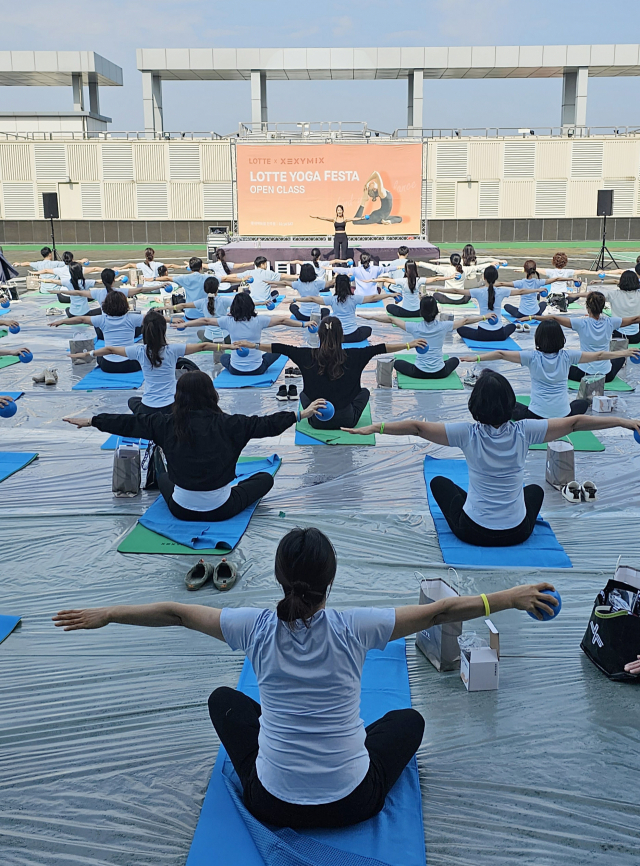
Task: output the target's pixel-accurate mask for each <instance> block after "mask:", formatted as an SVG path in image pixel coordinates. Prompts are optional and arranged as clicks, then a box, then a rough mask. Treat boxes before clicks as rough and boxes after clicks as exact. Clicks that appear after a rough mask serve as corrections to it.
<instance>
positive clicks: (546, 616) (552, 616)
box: [527, 589, 562, 622]
mask: <svg viewBox="0 0 640 866" xmlns="http://www.w3.org/2000/svg"><path fill="white" fill-rule="evenodd" d="M542 592H543V593H544V594H545V595H552V596H553V597H554V598H556V599H557V600H558V606H557V607H553V605H552V604H550V605H549V607H550V608H552V610H553V613H552V614H548V613H547V612H546V611H544V610H539V613H541V614H542V621H543V622H549V620H550V619H555V618H556V617H557V616H558V614H559V613H560V611H561V610H562V599H561V598H560V593H559V592H558V590H557V589H554V590H553V591H551V590H550V589H543V590H542ZM527 613H529V611H527ZM529 616H530V617H531V619H535V620H537V619H538V617H537V616H536V615H535V614H533V613H529ZM538 622H540V620H538Z"/></svg>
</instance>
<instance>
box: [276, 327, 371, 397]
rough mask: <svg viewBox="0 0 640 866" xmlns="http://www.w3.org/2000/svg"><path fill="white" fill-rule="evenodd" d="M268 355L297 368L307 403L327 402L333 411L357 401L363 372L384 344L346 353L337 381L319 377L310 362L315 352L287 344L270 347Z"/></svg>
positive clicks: (313, 364) (314, 365)
mask: <svg viewBox="0 0 640 866" xmlns="http://www.w3.org/2000/svg"><path fill="white" fill-rule="evenodd" d="M271 351H272V352H277V353H278V354H280V355H286V356H287V357H288V358H291V360H292V361H293V363H294V364H297V366H298V367H299V368H300V372H301V373H302V380H303V389H304V393H305V394H306V395H307V397H308V398H309V400H311V402H313V401H314V400H319V399H323V400H330V401H331V403H333V405H334V406H335V408H336V409H344V408H345V407H346V406H350V405H351V404H352V403H353V401H354V400H355V399H356V397H357V396H358V394H359V393H360V390H361V388H362V385H361V384H360V377H361V376H362V371H363V370H364V368H365V367H366V366H367V364H368V363H369V361H370V360H371V359H372V358H373V357H374V356H375V355H383V354H385V353H386V351H387V347H386V345H385V344H384V343H378V344H377V345H376V346H366V347H365V348H363V349H345V353H346V355H347V361H346V363H345V365H344V367H343V370H344V373H343V374H342V376H340V378H339V379H330V378H329V377H328V376H327V374H326V372H325V373H323V375H322V376H320V374H319V373H318V365H317V364H316V363H315V361H314V360H313V352H314V349H309V348H308V347H306V346H288V345H287V344H286V343H272V344H271Z"/></svg>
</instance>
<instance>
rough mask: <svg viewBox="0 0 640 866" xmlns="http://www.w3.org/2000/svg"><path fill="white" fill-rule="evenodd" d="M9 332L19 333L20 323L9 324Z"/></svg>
mask: <svg viewBox="0 0 640 866" xmlns="http://www.w3.org/2000/svg"><path fill="white" fill-rule="evenodd" d="M9 333H10V334H19V333H20V325H9Z"/></svg>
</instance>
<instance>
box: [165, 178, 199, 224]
mask: <svg viewBox="0 0 640 866" xmlns="http://www.w3.org/2000/svg"><path fill="white" fill-rule="evenodd" d="M170 187H171V216H172V218H173V219H176V220H199V219H202V195H201V193H200V184H199V183H172V184H170Z"/></svg>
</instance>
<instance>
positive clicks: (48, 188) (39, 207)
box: [36, 183, 62, 219]
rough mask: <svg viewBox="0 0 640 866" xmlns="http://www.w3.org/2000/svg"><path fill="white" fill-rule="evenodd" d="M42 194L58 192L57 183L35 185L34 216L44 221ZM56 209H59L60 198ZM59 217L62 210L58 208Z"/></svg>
mask: <svg viewBox="0 0 640 866" xmlns="http://www.w3.org/2000/svg"><path fill="white" fill-rule="evenodd" d="M43 192H55V193H57V192H58V184H57V183H37V184H36V214H37V216H38V219H44V206H43V204H42V193H43ZM58 207H60V197H58ZM60 215H61V216H62V208H61V207H60Z"/></svg>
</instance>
